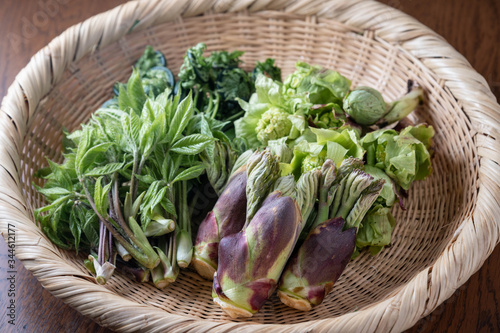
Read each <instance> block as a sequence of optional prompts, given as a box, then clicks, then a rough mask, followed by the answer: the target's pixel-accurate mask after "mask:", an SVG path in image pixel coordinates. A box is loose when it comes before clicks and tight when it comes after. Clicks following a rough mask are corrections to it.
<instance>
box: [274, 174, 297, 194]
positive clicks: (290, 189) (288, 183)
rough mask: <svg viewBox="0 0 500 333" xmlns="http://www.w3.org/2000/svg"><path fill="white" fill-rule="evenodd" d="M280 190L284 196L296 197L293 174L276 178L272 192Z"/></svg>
mask: <svg viewBox="0 0 500 333" xmlns="http://www.w3.org/2000/svg"><path fill="white" fill-rule="evenodd" d="M274 191H280V192H281V194H282V195H283V196H286V197H291V198H295V178H294V177H293V175H288V176H283V177H280V178H278V180H276V183H274V188H273V190H272V192H274Z"/></svg>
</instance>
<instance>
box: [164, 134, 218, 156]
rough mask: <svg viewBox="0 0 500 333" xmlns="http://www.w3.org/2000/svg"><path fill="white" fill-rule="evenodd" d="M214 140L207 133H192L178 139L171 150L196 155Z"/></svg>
mask: <svg viewBox="0 0 500 333" xmlns="http://www.w3.org/2000/svg"><path fill="white" fill-rule="evenodd" d="M212 140H213V139H212V138H210V137H208V136H205V135H201V134H192V135H189V136H186V137H184V138H182V139H180V140H178V141H177V142H176V143H174V144H173V145H172V148H170V150H171V151H173V152H175V153H178V154H184V155H195V154H199V153H201V152H202V151H203V149H205V147H206V146H208V145H209V144H210V142H212Z"/></svg>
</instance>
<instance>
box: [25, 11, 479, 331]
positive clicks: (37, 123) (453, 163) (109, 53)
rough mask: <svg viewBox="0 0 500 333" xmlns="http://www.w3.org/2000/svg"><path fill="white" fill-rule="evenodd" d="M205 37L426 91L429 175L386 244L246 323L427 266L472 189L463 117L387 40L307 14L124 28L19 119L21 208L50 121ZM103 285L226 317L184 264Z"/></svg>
mask: <svg viewBox="0 0 500 333" xmlns="http://www.w3.org/2000/svg"><path fill="white" fill-rule="evenodd" d="M198 42H205V43H206V44H207V45H208V49H209V50H217V49H225V50H235V49H238V50H243V51H245V52H246V53H245V55H244V56H243V59H244V61H245V62H246V64H247V65H249V66H251V65H252V64H253V63H254V62H255V61H256V60H264V59H265V58H267V57H272V58H275V59H276V61H277V63H278V65H280V66H281V67H282V69H283V75H284V77H285V76H286V75H288V74H289V73H291V72H292V71H293V70H294V64H295V62H296V61H297V60H302V61H306V62H309V63H313V64H319V65H323V66H326V67H328V68H331V69H335V70H338V71H339V72H341V73H342V74H343V75H345V76H347V77H348V78H350V79H352V81H353V86H358V85H368V86H372V87H374V88H377V89H379V90H380V91H381V92H382V93H383V95H384V97H385V98H386V100H392V99H395V98H398V97H399V96H401V95H402V94H404V93H405V90H406V83H407V80H408V79H413V80H415V81H416V82H417V83H418V84H419V85H421V86H422V87H423V88H424V90H425V91H426V93H427V98H426V102H425V105H424V107H422V108H421V109H419V110H418V111H416V112H414V113H413V114H412V117H413V120H414V121H415V122H417V123H418V122H426V123H429V124H432V125H433V126H434V127H435V129H436V136H435V139H434V157H433V160H432V164H433V173H432V175H431V176H430V177H429V178H428V179H426V180H425V181H419V182H416V183H414V185H413V187H412V189H411V190H410V192H409V197H408V199H406V200H405V204H406V210H402V209H400V208H399V207H396V208H395V209H394V215H395V218H396V220H397V226H396V229H395V231H394V235H393V243H392V246H391V247H390V248H387V249H385V250H384V251H383V252H382V253H380V254H379V255H378V256H376V257H371V256H370V255H369V254H367V253H364V254H363V255H361V256H360V257H358V258H357V259H356V260H354V261H352V262H351V263H350V264H349V265H348V267H347V269H346V271H345V272H344V274H343V275H342V277H341V278H340V279H339V280H338V282H337V283H336V285H335V287H334V290H333V292H332V293H331V294H330V295H328V296H327V298H326V299H325V302H324V303H323V304H322V305H321V306H318V307H317V308H315V309H313V310H312V311H310V312H307V313H304V312H299V311H296V310H293V309H291V308H288V307H287V306H285V305H283V304H281V302H280V301H279V299H278V298H277V296H273V297H272V298H271V300H269V301H268V302H267V303H266V304H265V306H264V307H263V309H262V310H261V311H260V312H259V313H258V314H257V315H255V316H254V317H253V318H251V319H248V321H251V322H259V323H274V324H283V323H287V324H292V323H299V322H304V321H310V320H313V319H325V318H330V317H334V316H338V315H342V314H345V313H349V312H353V311H357V310H359V309H362V308H365V307H367V306H369V305H370V304H373V303H376V302H378V301H381V300H383V299H384V298H386V297H387V296H388V295H390V294H391V293H394V292H395V291H397V290H398V288H400V287H401V286H403V285H404V284H405V283H407V282H408V281H409V280H410V279H411V278H412V277H414V276H415V275H416V274H417V273H418V272H419V271H421V270H422V269H424V268H425V267H427V266H429V265H431V264H432V263H433V262H434V261H435V260H436V258H437V257H438V256H439V254H440V253H441V252H442V250H443V249H444V248H445V247H446V246H447V245H448V244H449V242H450V241H452V240H453V237H454V234H455V233H456V230H457V229H458V228H459V226H460V224H461V222H462V221H463V220H465V219H466V217H467V216H468V215H469V214H470V213H471V210H472V209H473V205H474V202H475V195H476V192H477V186H476V181H477V165H478V163H477V155H476V151H475V147H474V142H473V140H472V138H471V136H470V134H469V129H470V128H469V127H470V126H469V121H468V119H467V118H466V116H465V114H464V113H463V111H462V110H461V108H460V106H459V105H458V104H457V102H456V100H455V99H454V97H453V96H452V95H451V93H450V92H449V91H448V90H447V89H446V88H445V87H444V84H443V82H439V81H437V80H436V79H435V76H434V75H433V74H432V73H431V72H430V71H429V70H427V69H426V68H425V66H424V65H423V64H422V63H420V62H419V61H418V60H417V59H415V58H414V57H412V56H411V55H409V54H408V53H406V52H405V51H404V50H403V49H402V48H400V47H399V46H398V45H392V44H389V43H387V42H385V41H383V40H380V39H379V38H377V37H376V34H374V33H373V32H370V31H368V32H363V31H356V30H355V29H352V28H350V27H348V26H345V25H342V24H339V23H337V22H332V21H328V20H322V19H317V18H315V17H300V16H290V15H286V16H285V15H283V14H280V13H276V12H263V13H259V14H248V13H230V14H210V13H208V14H205V15H204V16H199V17H194V18H188V19H183V20H181V19H179V20H177V21H175V22H171V23H166V24H161V25H157V26H155V27H153V28H149V29H146V30H142V31H139V32H135V33H132V34H129V35H127V36H126V37H125V38H122V39H121V40H120V41H118V42H117V43H114V44H112V45H109V46H106V47H103V48H100V49H98V50H97V51H95V52H93V53H92V54H91V55H88V56H86V57H84V58H83V59H81V60H80V61H78V62H77V63H73V64H71V66H70V68H69V70H67V71H66V72H65V73H64V76H63V78H62V80H61V81H60V82H59V83H58V84H57V85H56V86H55V87H54V89H53V90H52V91H51V92H50V94H49V95H48V96H47V97H46V98H45V99H44V100H43V101H42V102H41V103H40V105H39V107H38V110H37V112H36V115H35V116H34V117H33V118H32V119H30V124H29V127H28V134H27V136H26V138H25V142H24V148H23V154H22V156H21V158H22V170H21V177H22V178H21V179H23V183H24V184H25V185H24V191H25V195H26V198H27V200H28V201H29V202H30V203H31V205H32V206H33V207H39V206H40V205H41V204H42V198H41V196H40V195H39V194H37V193H36V192H35V191H34V189H33V187H32V186H31V184H32V181H35V182H39V180H38V179H35V178H34V176H33V174H34V172H35V171H36V170H38V169H39V168H40V167H44V166H46V161H45V158H44V157H45V156H47V157H48V158H50V159H53V160H56V161H61V137H62V131H61V128H62V127H63V126H64V127H65V128H67V129H69V130H70V131H72V130H74V129H76V128H78V126H79V124H80V123H82V122H85V121H86V120H87V119H88V118H89V116H90V114H91V113H92V112H93V111H94V110H96V109H97V108H98V107H99V106H100V105H101V104H102V103H103V102H104V101H105V100H107V99H109V98H110V97H111V88H112V85H113V83H114V82H115V81H117V80H119V81H122V82H123V81H125V80H126V79H127V78H128V76H129V74H130V72H131V66H132V64H133V63H134V62H135V61H136V59H137V58H138V57H139V56H140V55H141V54H142V52H143V50H144V47H145V46H146V45H148V44H150V45H153V46H154V47H155V48H157V49H159V50H161V51H162V52H164V54H165V55H166V57H167V61H168V66H169V68H171V69H172V70H174V71H176V70H178V68H179V66H180V64H181V63H182V57H183V55H184V53H185V51H186V49H187V48H188V47H191V46H193V45H195V44H196V43H198ZM57 252H60V253H61V256H62V258H63V260H66V261H67V262H69V263H71V265H73V266H74V267H75V268H78V269H79V270H81V271H82V272H86V270H85V268H84V266H83V264H82V261H81V257H77V256H76V255H75V253H74V252H71V251H57ZM107 288H109V289H110V290H112V291H113V292H115V293H116V294H118V295H121V296H123V297H124V298H127V299H130V300H133V301H135V302H137V303H142V304H149V305H151V306H155V307H158V308H161V309H164V310H165V311H167V312H170V313H176V314H180V315H185V316H191V317H196V318H204V319H210V320H214V321H226V320H231V319H230V318H229V317H228V316H226V315H225V314H224V313H223V312H222V311H221V310H220V309H219V307H218V306H216V305H215V304H214V303H213V302H212V299H211V282H209V281H205V280H203V279H202V278H200V277H199V276H198V275H197V274H196V273H194V272H192V271H186V270H184V271H182V272H181V274H180V276H179V279H178V281H176V282H175V283H174V284H172V285H171V286H170V287H169V288H168V289H166V290H165V291H159V290H157V289H156V288H155V287H154V286H153V285H152V284H138V283H135V282H133V281H132V280H130V279H129V278H128V277H126V276H123V275H120V273H117V274H116V275H115V276H114V278H113V279H112V280H111V282H109V284H108V285H107Z"/></svg>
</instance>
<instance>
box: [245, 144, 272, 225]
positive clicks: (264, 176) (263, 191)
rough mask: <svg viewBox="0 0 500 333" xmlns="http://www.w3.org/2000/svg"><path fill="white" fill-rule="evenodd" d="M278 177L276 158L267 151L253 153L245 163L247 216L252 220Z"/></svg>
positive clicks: (247, 218) (247, 219)
mask: <svg viewBox="0 0 500 333" xmlns="http://www.w3.org/2000/svg"><path fill="white" fill-rule="evenodd" d="M279 175H280V169H279V163H278V159H277V157H276V156H274V155H273V154H272V153H271V152H270V151H269V150H265V151H263V152H255V153H254V154H253V155H252V157H250V159H249V160H248V163H247V186H246V195H247V216H246V221H247V222H246V224H248V222H249V221H250V220H251V219H252V217H253V216H254V215H255V213H256V212H257V210H258V209H259V207H260V204H261V203H262V201H263V200H264V199H265V198H266V196H267V194H268V193H269V190H270V189H271V188H272V186H273V185H274V183H275V182H276V180H277V179H278V177H279Z"/></svg>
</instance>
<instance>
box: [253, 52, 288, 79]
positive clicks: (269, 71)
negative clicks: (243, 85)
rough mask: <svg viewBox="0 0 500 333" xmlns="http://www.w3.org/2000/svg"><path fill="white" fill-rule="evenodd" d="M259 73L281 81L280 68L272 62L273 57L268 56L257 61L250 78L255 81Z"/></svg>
mask: <svg viewBox="0 0 500 333" xmlns="http://www.w3.org/2000/svg"><path fill="white" fill-rule="evenodd" d="M259 74H263V75H265V76H267V77H269V78H271V79H272V80H274V81H279V82H281V69H280V68H279V67H277V66H276V65H275V64H274V59H270V58H268V59H266V61H264V62H259V61H257V63H256V64H255V68H254V69H253V71H252V80H253V81H256V80H257V77H258V76H259Z"/></svg>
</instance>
